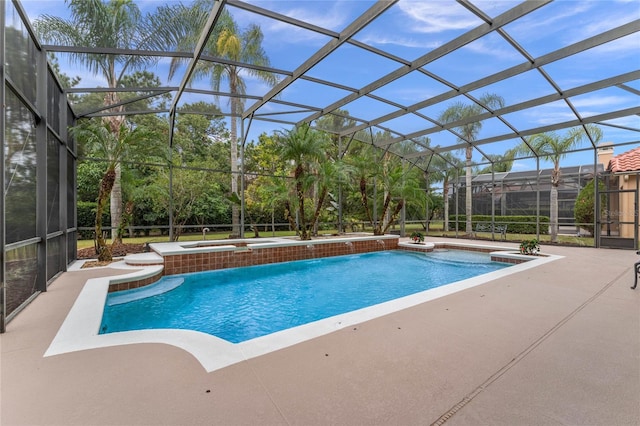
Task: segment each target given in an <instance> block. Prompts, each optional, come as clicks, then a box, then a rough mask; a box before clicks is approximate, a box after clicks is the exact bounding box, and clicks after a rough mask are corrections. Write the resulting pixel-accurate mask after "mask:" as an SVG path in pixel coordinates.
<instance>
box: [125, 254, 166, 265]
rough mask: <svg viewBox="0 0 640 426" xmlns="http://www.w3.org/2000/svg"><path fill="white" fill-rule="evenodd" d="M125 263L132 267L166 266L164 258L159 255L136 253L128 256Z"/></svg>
mask: <svg viewBox="0 0 640 426" xmlns="http://www.w3.org/2000/svg"><path fill="white" fill-rule="evenodd" d="M124 262H125V263H126V264H127V265H132V266H146V265H164V258H163V257H162V256H160V255H159V254H157V253H134V254H128V255H126V256H125V257H124Z"/></svg>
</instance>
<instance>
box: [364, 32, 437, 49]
mask: <svg viewBox="0 0 640 426" xmlns="http://www.w3.org/2000/svg"><path fill="white" fill-rule="evenodd" d="M359 40H360V41H361V42H363V43H366V44H370V45H374V46H375V45H378V46H380V45H397V46H403V47H410V48H420V49H425V50H427V49H435V48H437V47H440V46H441V45H442V42H440V41H430V42H425V41H422V40H419V39H416V38H409V37H404V36H399V35H395V34H369V35H367V36H366V37H363V38H360V39H359Z"/></svg>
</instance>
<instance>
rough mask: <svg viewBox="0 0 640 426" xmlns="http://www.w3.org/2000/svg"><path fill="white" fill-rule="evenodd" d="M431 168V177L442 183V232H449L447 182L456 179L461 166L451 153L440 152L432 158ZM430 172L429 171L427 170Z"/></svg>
mask: <svg viewBox="0 0 640 426" xmlns="http://www.w3.org/2000/svg"><path fill="white" fill-rule="evenodd" d="M431 167H432V168H433V172H434V174H433V177H434V179H436V180H437V181H442V198H443V204H444V205H443V208H442V209H443V210H444V224H443V231H444V232H446V231H448V230H449V182H450V181H451V179H453V178H455V177H456V174H457V173H456V172H457V170H459V169H461V168H462V164H461V162H460V160H459V159H458V158H456V157H455V156H454V155H453V154H452V153H451V152H442V153H440V154H439V155H437V156H434V157H433V160H432V163H431ZM429 171H430V172H431V171H432V170H431V169H430V170H429Z"/></svg>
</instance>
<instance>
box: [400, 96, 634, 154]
mask: <svg viewBox="0 0 640 426" xmlns="http://www.w3.org/2000/svg"><path fill="white" fill-rule="evenodd" d="M635 114H640V106H637V107H631V108H626V109H622V110H619V111H612V112H607V113H604V114H599V115H593V116H590V117H587V118H584V119H582V120H578V119H576V120H569V121H565V122H562V123H555V124H551V125H548V126H541V127H535V128H532V129H528V130H521V131H520V132H519V134H518V135H517V137H521V136H523V137H526V136H532V135H535V134H538V133H545V132H553V131H555V130H560V129H566V128H570V127H576V126H581V125H583V124H592V123H598V122H600V121H606V120H613V119H616V118H620V117H628V116H630V115H635ZM514 137H516V135H514V134H512V133H507V134H504V135H499V136H493V137H490V138H485V139H479V140H477V141H474V143H473V144H474V145H485V144H488V143H494V142H502V141H506V140H509V139H513V138H514ZM466 146H467V143H466V142H465V143H462V144H456V145H450V146H447V147H435V148H434V150H435V151H436V152H447V151H456V150H459V149H463V148H465V147H466ZM588 149H590V150H592V149H593V148H592V147H591V148H588ZM409 157H413V155H409Z"/></svg>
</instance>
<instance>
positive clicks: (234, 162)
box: [231, 84, 240, 238]
mask: <svg viewBox="0 0 640 426" xmlns="http://www.w3.org/2000/svg"><path fill="white" fill-rule="evenodd" d="M236 91H237V89H235V85H233V84H232V87H231V93H236ZM231 112H232V116H231V192H232V193H233V194H237V195H238V197H239V198H240V194H238V121H237V117H236V116H235V114H236V113H237V112H238V100H237V99H236V98H233V97H232V98H231ZM231 224H232V228H231V229H232V231H231V234H232V236H233V237H235V238H239V237H240V208H239V207H238V205H237V204H236V203H233V204H232V205H231Z"/></svg>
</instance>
